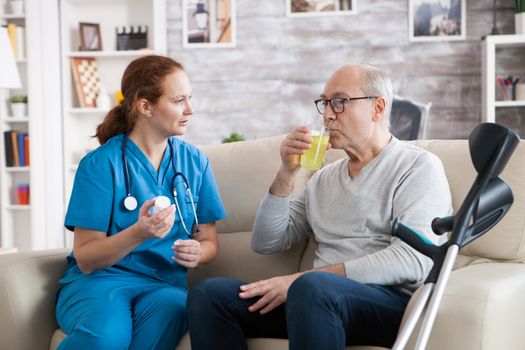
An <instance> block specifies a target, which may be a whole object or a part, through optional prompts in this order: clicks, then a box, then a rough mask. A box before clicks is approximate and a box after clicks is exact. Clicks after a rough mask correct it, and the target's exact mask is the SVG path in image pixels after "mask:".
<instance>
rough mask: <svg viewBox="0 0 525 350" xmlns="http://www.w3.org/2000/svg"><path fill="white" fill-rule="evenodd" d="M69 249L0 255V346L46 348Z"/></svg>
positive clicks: (53, 323)
mask: <svg viewBox="0 0 525 350" xmlns="http://www.w3.org/2000/svg"><path fill="white" fill-rule="evenodd" d="M69 252H70V250H65V249H60V250H47V251H36V252H27V253H14V254H2V255H0V315H1V317H0V339H1V344H0V347H1V348H2V349H11V350H22V349H34V350H38V349H42V350H44V349H45V350H47V349H49V341H50V340H51V336H52V335H53V332H54V331H55V330H56V328H57V325H56V322H55V294H56V292H57V290H58V280H59V279H60V277H61V276H62V275H63V273H64V270H65V268H66V265H67V264H66V256H67V254H68V253H69Z"/></svg>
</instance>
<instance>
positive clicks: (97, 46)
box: [78, 22, 102, 51]
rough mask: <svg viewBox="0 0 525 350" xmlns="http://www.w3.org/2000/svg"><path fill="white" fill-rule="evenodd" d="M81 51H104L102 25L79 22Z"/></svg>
mask: <svg viewBox="0 0 525 350" xmlns="http://www.w3.org/2000/svg"><path fill="white" fill-rule="evenodd" d="M78 29H79V34H80V48H79V49H80V51H102V37H101V35H100V24H98V23H86V22H79V24H78Z"/></svg>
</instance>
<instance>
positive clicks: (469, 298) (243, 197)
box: [0, 136, 525, 350]
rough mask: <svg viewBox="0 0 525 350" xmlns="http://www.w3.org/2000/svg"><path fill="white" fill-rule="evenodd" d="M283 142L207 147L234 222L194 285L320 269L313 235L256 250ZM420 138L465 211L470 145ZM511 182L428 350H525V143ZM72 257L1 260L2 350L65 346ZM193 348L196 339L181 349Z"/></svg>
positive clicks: (276, 344)
mask: <svg viewBox="0 0 525 350" xmlns="http://www.w3.org/2000/svg"><path fill="white" fill-rule="evenodd" d="M282 138H283V136H277V137H269V138H263V139H258V140H252V141H246V142H236V143H230V144H221V145H210V146H203V147H201V149H202V150H203V152H204V153H205V154H206V155H207V156H208V157H209V158H210V160H211V162H212V165H213V168H214V171H215V175H216V178H217V182H218V186H219V189H220V192H221V195H222V199H223V201H224V204H225V207H226V209H227V212H228V217H227V219H226V220H223V221H221V222H219V223H218V226H217V227H218V232H219V240H220V249H219V255H218V257H217V258H216V259H215V260H214V261H213V262H212V263H210V264H208V265H206V266H202V267H199V268H197V269H195V270H192V271H191V272H190V273H189V277H188V278H189V285H190V286H191V285H194V284H195V283H197V282H198V281H200V280H202V279H204V278H207V277H210V276H226V277H233V278H239V279H244V280H246V281H255V280H259V279H264V278H268V277H271V276H275V275H284V274H291V273H294V272H297V271H300V270H306V269H309V268H311V266H312V261H313V255H314V251H315V247H316V243H315V242H314V240H313V239H310V241H309V242H304V243H302V244H298V245H296V246H295V247H294V248H293V249H291V250H290V251H287V252H284V253H280V254H275V255H270V256H263V255H259V254H256V253H254V252H252V250H251V249H250V238H251V228H252V223H253V220H254V216H255V211H256V208H257V205H258V203H259V201H260V199H261V198H262V197H263V195H264V193H265V192H266V191H267V190H268V188H269V186H270V184H271V182H272V180H273V178H274V175H275V173H276V171H277V169H278V167H279V165H280V157H279V145H280V142H281V141H282ZM412 142H413V143H415V144H416V145H418V146H420V147H422V148H424V149H427V150H429V151H430V152H432V153H434V154H436V155H437V156H438V157H439V158H440V159H441V160H442V161H443V164H444V166H445V171H446V174H447V177H448V180H449V183H450V187H451V191H452V198H453V206H454V209H457V208H459V206H460V204H461V203H462V201H463V199H464V197H465V195H466V193H467V191H468V190H469V188H470V186H471V185H472V182H473V179H474V177H475V172H474V169H473V167H472V163H471V160H470V154H469V151H468V142H467V141H466V140H426V141H412ZM343 156H345V154H344V153H343V152H341V151H337V150H330V151H329V152H328V153H327V159H326V163H331V162H333V161H334V160H336V159H338V158H340V157H343ZM311 175H312V172H310V171H308V170H304V169H301V170H300V172H299V174H298V176H297V180H296V182H295V191H300V190H301V189H302V188H303V187H304V185H305V183H306V181H307V180H308V178H309V177H310V176H311ZM502 178H503V179H504V180H506V181H507V183H508V184H509V185H510V186H511V188H512V190H513V191H514V196H515V202H514V205H513V207H512V208H511V210H510V211H509V213H508V214H507V216H506V217H505V218H504V219H503V220H502V221H501V222H500V223H499V224H498V225H497V226H496V227H494V228H493V229H492V230H491V231H490V232H489V233H487V234H486V235H484V236H483V237H481V238H480V239H478V240H476V241H474V242H472V243H471V244H470V245H468V246H466V247H465V248H464V249H462V250H461V251H460V255H459V257H458V259H457V261H456V264H455V270H454V271H453V272H452V274H451V277H450V281H449V283H448V285H447V287H446V291H445V295H444V299H443V301H442V304H441V307H440V309H439V312H438V315H437V319H436V322H435V324H434V327H433V330H432V333H431V337H430V341H429V344H428V347H427V349H430V350H443V349H447V350H474V349H476V350H489V349H490V350H496V349H498V350H499V349H505V350H512V349H523V348H525V332H524V331H523V327H524V326H525V264H523V262H524V261H525V141H521V143H520V145H519V146H518V149H517V150H516V152H515V154H514V155H513V157H512V159H511V160H510V162H509V164H508V165H507V167H506V169H505V171H504V172H503V174H502ZM429 224H430V223H429ZM68 253H69V250H68V249H60V250H49V251H36V252H22V253H14V254H5V255H0V348H1V349H9V350H22V349H24V350H32V349H34V350H40V349H41V350H46V349H55V348H56V347H57V346H58V344H59V343H60V341H61V339H62V338H63V337H64V334H63V332H62V331H61V330H58V329H57V324H56V322H55V317H54V302H55V293H56V291H57V287H58V285H57V281H58V279H59V278H60V276H61V275H62V273H63V271H64V269H65V267H66V260H65V257H66V255H67V254H68ZM410 307H411V304H409V308H410ZM411 342H412V343H413V339H412V340H411ZM248 344H249V349H250V350H263V349H268V350H269V349H275V350H281V349H287V348H288V343H287V340H283V339H249V340H248ZM190 348H191V347H190V343H189V336H188V335H186V336H185V337H184V338H183V339H182V340H181V342H180V344H179V345H178V346H177V350H186V349H190ZM348 349H352V350H372V349H376V350H377V349H379V348H374V347H367V346H361V347H349V348H348Z"/></svg>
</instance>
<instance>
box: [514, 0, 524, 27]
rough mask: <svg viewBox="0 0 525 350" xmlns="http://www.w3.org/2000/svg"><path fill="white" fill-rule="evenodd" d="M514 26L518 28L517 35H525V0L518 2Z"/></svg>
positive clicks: (517, 0) (518, 0)
mask: <svg viewBox="0 0 525 350" xmlns="http://www.w3.org/2000/svg"><path fill="white" fill-rule="evenodd" d="M514 24H515V26H516V34H525V0H516V13H515V14H514Z"/></svg>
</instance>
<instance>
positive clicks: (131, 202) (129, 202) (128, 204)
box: [124, 195, 138, 211]
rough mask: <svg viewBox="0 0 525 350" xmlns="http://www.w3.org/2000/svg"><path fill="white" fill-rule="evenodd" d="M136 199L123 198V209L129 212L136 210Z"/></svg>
mask: <svg viewBox="0 0 525 350" xmlns="http://www.w3.org/2000/svg"><path fill="white" fill-rule="evenodd" d="M137 205H138V203H137V199H136V198H135V197H133V196H130V195H128V196H126V198H124V208H126V209H127V210H129V211H133V210H135V209H137Z"/></svg>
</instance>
